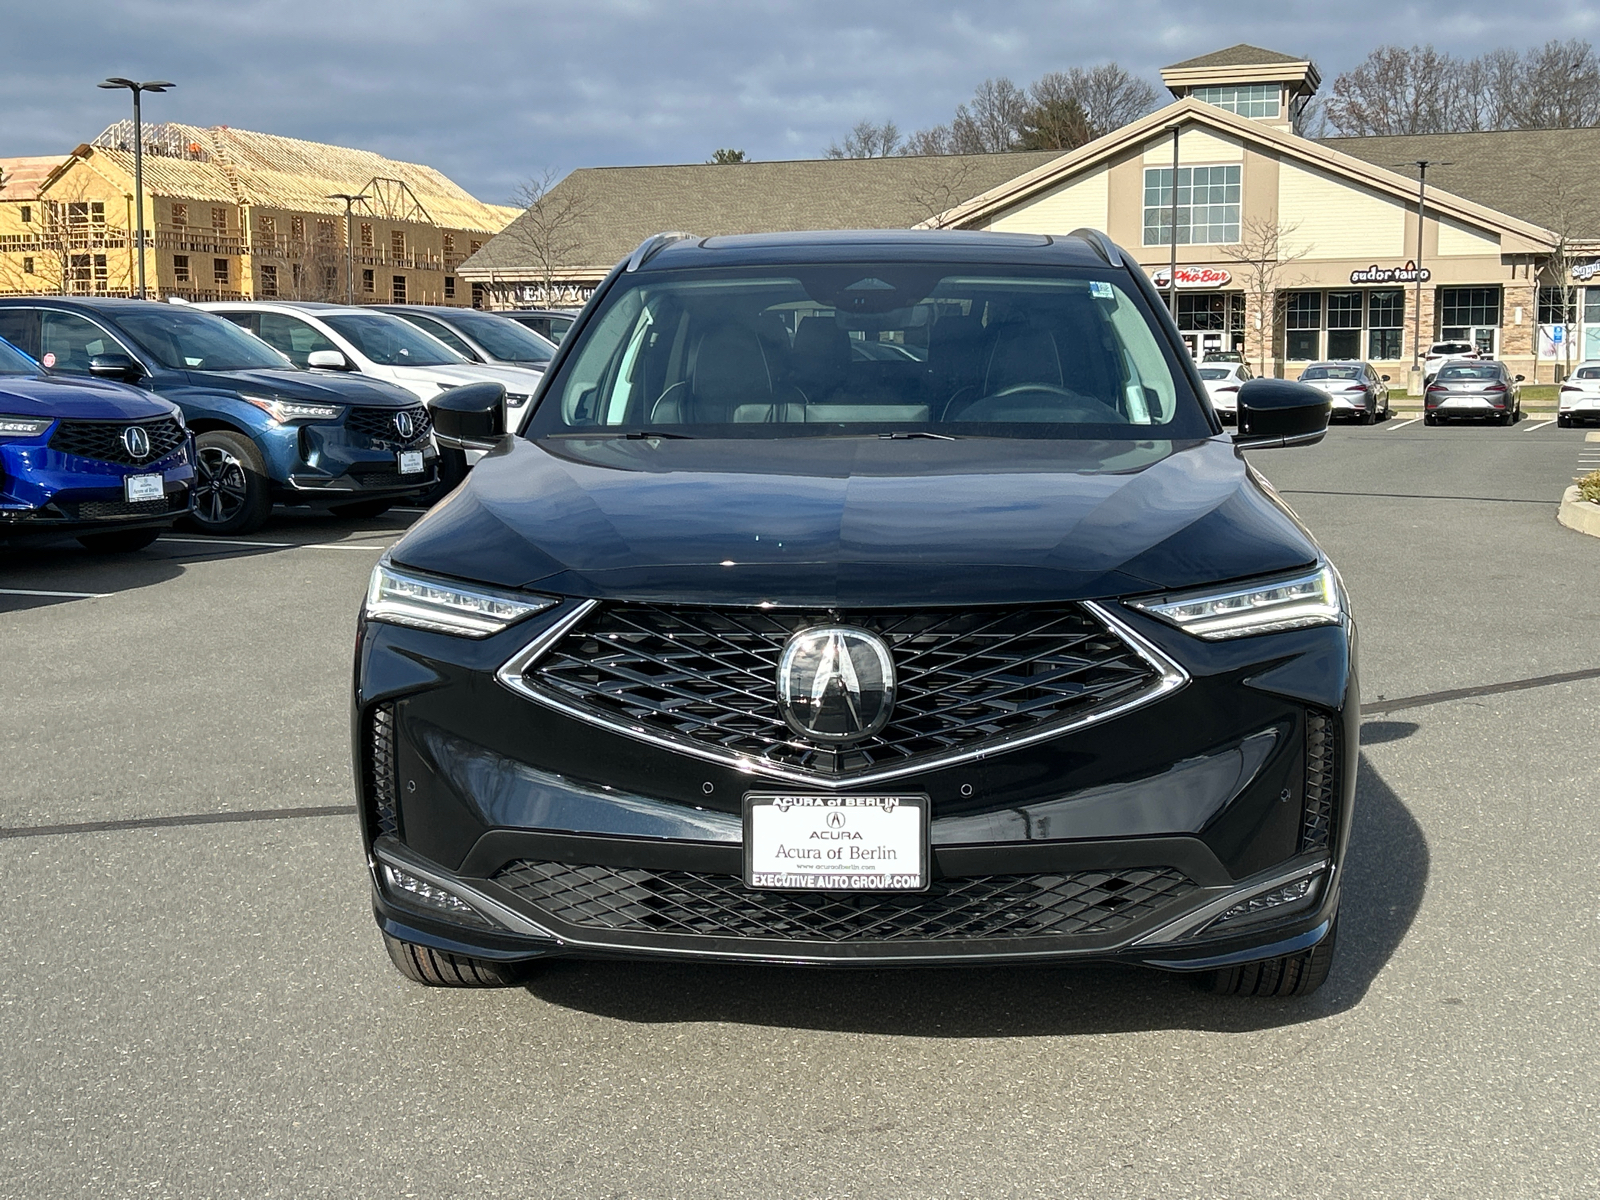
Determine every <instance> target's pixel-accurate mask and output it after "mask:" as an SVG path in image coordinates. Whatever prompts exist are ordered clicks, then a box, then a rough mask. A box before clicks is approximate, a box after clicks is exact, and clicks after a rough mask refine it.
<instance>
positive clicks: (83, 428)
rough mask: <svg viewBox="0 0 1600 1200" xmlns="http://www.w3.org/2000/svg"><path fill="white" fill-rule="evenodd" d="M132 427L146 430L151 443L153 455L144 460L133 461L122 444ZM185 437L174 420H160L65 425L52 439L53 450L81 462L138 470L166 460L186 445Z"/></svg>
mask: <svg viewBox="0 0 1600 1200" xmlns="http://www.w3.org/2000/svg"><path fill="white" fill-rule="evenodd" d="M130 425H137V426H138V427H139V428H141V429H143V430H144V431H145V435H146V436H147V437H149V439H150V453H149V454H146V455H144V456H143V457H141V458H134V457H133V455H131V454H129V453H128V448H127V447H126V446H125V445H123V443H122V431H123V430H124V429H127V428H128V427H129V426H130ZM184 436H185V435H184V432H183V426H182V425H180V424H178V421H177V418H175V417H158V418H156V419H155V420H153V421H62V422H61V423H60V424H58V425H57V426H56V431H55V433H53V434H51V435H50V449H52V450H59V451H60V452H61V453H62V454H75V455H77V456H78V457H79V458H92V459H96V460H98V461H100V462H109V463H120V464H121V465H123V466H125V467H137V466H140V465H142V464H143V463H152V462H156V461H157V460H159V459H162V458H165V457H166V456H167V455H169V454H171V453H172V452H173V451H174V450H176V449H177V448H178V447H179V446H181V445H183V440H184Z"/></svg>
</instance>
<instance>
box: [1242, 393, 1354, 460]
mask: <svg viewBox="0 0 1600 1200" xmlns="http://www.w3.org/2000/svg"><path fill="white" fill-rule="evenodd" d="M1332 411H1333V401H1332V399H1330V398H1329V396H1328V394H1327V393H1326V392H1324V391H1321V390H1319V389H1318V388H1314V387H1312V386H1311V385H1310V384H1309V383H1295V382H1291V381H1290V380H1287V379H1252V380H1251V381H1250V382H1249V383H1247V384H1245V385H1244V386H1243V387H1241V388H1240V389H1239V432H1238V433H1236V434H1234V435H1233V440H1234V442H1235V443H1236V444H1238V445H1241V446H1252V447H1255V448H1257V449H1262V450H1265V449H1268V448H1270V447H1273V446H1314V445H1316V443H1318V442H1320V441H1321V440H1322V438H1323V436H1324V435H1325V434H1326V433H1327V432H1328V416H1329V414H1330V413H1331V412H1332Z"/></svg>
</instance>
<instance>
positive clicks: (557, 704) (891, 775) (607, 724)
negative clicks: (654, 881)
mask: <svg viewBox="0 0 1600 1200" xmlns="http://www.w3.org/2000/svg"><path fill="white" fill-rule="evenodd" d="M599 603H600V602H599V601H598V600H585V601H583V602H582V603H580V604H578V605H577V606H576V607H574V609H573V610H572V612H570V613H568V614H567V615H566V616H564V617H562V618H561V619H560V620H559V621H557V622H556V623H555V624H554V625H551V626H550V627H549V628H547V629H545V630H544V631H543V632H541V633H540V634H539V635H538V636H537V637H535V638H534V639H533V640H532V641H531V642H529V643H528V644H527V645H526V646H524V647H523V648H522V649H521V650H519V651H518V652H517V653H516V654H514V655H513V656H512V657H511V658H509V659H507V660H506V662H505V663H504V664H503V665H502V666H501V667H500V669H499V670H498V671H497V672H495V678H496V679H497V680H498V681H499V682H500V684H501V685H502V686H504V687H506V688H508V689H509V690H511V691H512V692H515V693H516V694H517V695H519V696H522V697H524V698H525V699H528V700H532V701H534V702H535V703H537V704H541V705H543V706H544V707H546V708H550V709H553V710H555V711H556V712H559V713H562V714H563V715H565V716H569V717H573V718H576V719H577V720H580V721H584V722H586V723H587V724H590V725H595V726H598V727H600V728H602V729H608V730H610V731H611V732H613V733H619V734H622V735H623V736H625V737H630V738H633V739H634V740H636V741H641V742H645V743H647V744H649V745H652V746H656V747H659V748H660V749H663V750H667V751H670V752H672V753H675V754H683V755H687V756H689V757H691V758H699V759H702V760H704V761H706V762H712V763H717V764H718V765H720V766H724V767H731V768H733V769H734V770H736V771H742V772H744V773H746V774H748V775H752V776H759V777H760V778H763V779H775V780H780V781H782V782H785V783H795V784H804V785H806V786H808V787H822V788H827V789H832V790H842V789H846V788H851V789H856V788H861V787H864V786H867V785H870V784H874V783H880V782H883V781H885V780H889V779H898V778H900V777H901V776H904V775H913V774H919V773H921V772H924V771H931V770H938V769H941V768H944V767H950V766H955V765H956V764H958V763H964V762H970V761H972V760H974V759H979V758H987V757H990V756H991V755H995V754H1002V753H1005V752H1006V751H1010V750H1015V749H1018V748H1019V747H1022V746H1029V745H1032V744H1034V743H1035V742H1041V741H1045V740H1047V739H1049V738H1055V737H1061V736H1063V735H1065V734H1068V733H1073V732H1076V731H1077V730H1079V729H1085V728H1088V727H1089V726H1091V725H1098V724H1101V723H1103V722H1105V721H1109V720H1111V719H1113V718H1115V717H1120V716H1122V715H1123V714H1125V713H1129V712H1132V711H1133V710H1134V709H1137V708H1143V707H1144V706H1145V705H1147V704H1152V703H1154V702H1155V701H1157V700H1159V699H1160V698H1161V697H1163V696H1165V695H1168V694H1169V693H1171V692H1174V691H1177V690H1178V689H1179V688H1181V687H1183V686H1184V685H1185V684H1187V683H1188V682H1189V674H1188V672H1187V671H1185V670H1184V669H1183V668H1182V667H1181V666H1179V665H1178V664H1177V663H1176V662H1174V661H1173V660H1172V659H1171V658H1169V657H1167V655H1166V654H1164V653H1162V651H1161V650H1159V649H1158V648H1157V647H1156V646H1155V645H1154V644H1152V643H1151V642H1149V641H1147V640H1146V639H1145V638H1144V637H1142V636H1141V635H1140V634H1138V633H1137V632H1135V631H1134V630H1133V629H1132V628H1130V627H1129V626H1128V624H1127V623H1126V622H1125V621H1123V620H1122V619H1121V618H1120V617H1118V616H1117V615H1116V614H1114V613H1113V612H1112V611H1111V610H1110V608H1109V607H1108V606H1106V605H1103V604H1100V603H1098V602H1096V601H1092V600H1090V601H1082V602H1080V603H1082V605H1083V607H1084V609H1086V610H1087V611H1088V612H1090V613H1092V614H1093V615H1094V616H1095V617H1097V618H1098V619H1099V620H1100V621H1102V622H1104V623H1105V625H1106V627H1107V628H1108V629H1109V630H1110V631H1111V632H1112V633H1113V634H1114V635H1116V636H1117V637H1119V638H1121V639H1122V641H1123V642H1125V643H1126V644H1127V645H1128V647H1129V648H1130V649H1132V650H1133V652H1134V653H1135V654H1137V655H1138V656H1139V657H1140V658H1142V659H1143V660H1144V661H1145V662H1146V663H1148V664H1149V665H1150V666H1151V667H1152V668H1153V669H1154V670H1155V672H1156V678H1155V680H1154V681H1153V682H1152V683H1151V684H1150V686H1149V687H1147V688H1145V689H1144V690H1143V691H1140V692H1137V693H1135V694H1134V695H1131V696H1129V697H1127V698H1126V699H1124V700H1121V701H1118V702H1117V703H1115V704H1111V705H1108V706H1106V707H1104V708H1100V709H1096V710H1095V711H1093V712H1088V713H1084V714H1082V715H1081V716H1078V717H1075V718H1073V719H1070V720H1067V721H1063V722H1060V723H1058V724H1050V725H1047V726H1045V727H1043V728H1034V729H1028V730H1022V731H1018V732H1016V733H1012V734H1007V735H1003V736H1000V737H996V738H994V739H992V740H989V741H985V742H983V743H981V744H978V745H974V746H968V747H963V748H961V749H959V750H951V751H948V752H946V753H942V754H930V755H926V756H923V757H920V758H916V759H912V760H907V761H903V762H898V763H893V764H888V765H885V766H883V767H878V768H873V769H869V770H865V771H859V772H854V773H848V774H841V775H832V774H823V773H820V772H815V771H807V770H804V769H800V768H795V767H789V766H785V765H783V764H781V763H774V762H771V761H768V760H766V759H761V758H757V757H755V756H753V755H749V754H741V753H738V752H735V751H729V750H724V749H720V748H718V747H716V746H713V745H709V744H707V743H703V742H694V741H689V740H687V739H683V738H676V737H669V736H666V735H663V734H661V733H658V732H656V731H655V730H653V729H650V728H648V727H647V726H645V725H643V724H640V723H638V722H632V721H625V720H619V719H617V718H614V717H612V716H610V715H608V714H604V713H599V712H596V711H595V710H593V709H590V708H588V707H586V706H584V705H581V704H576V703H573V702H571V701H569V700H567V699H565V698H564V697H561V696H558V695H555V694H554V693H551V692H547V691H544V690H542V689H540V688H536V687H533V686H531V685H530V684H529V683H528V681H527V679H526V677H525V673H526V672H527V670H528V669H529V668H530V667H532V666H533V665H534V664H535V663H536V662H538V660H539V658H540V657H541V656H542V655H543V654H545V653H546V652H548V651H549V650H550V648H551V647H553V646H554V645H555V644H556V643H557V642H558V641H559V640H560V639H561V638H562V637H563V636H565V635H566V633H567V632H568V631H569V630H571V629H572V628H573V627H574V626H576V625H577V624H578V623H579V622H581V621H582V620H583V619H584V618H585V617H586V616H588V615H589V613H590V612H592V611H593V610H594V609H595V608H596V607H597V606H598V605H599Z"/></svg>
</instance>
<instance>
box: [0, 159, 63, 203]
mask: <svg viewBox="0 0 1600 1200" xmlns="http://www.w3.org/2000/svg"><path fill="white" fill-rule="evenodd" d="M69 157H70V156H69V155H66V154H46V155H37V156H34V157H32V158H0V200H37V199H38V198H39V189H40V188H41V187H42V186H44V181H45V180H46V179H48V178H50V175H51V173H52V172H53V171H55V169H56V168H57V167H59V166H60V165H61V164H62V163H64V162H66V161H67V159H68V158H69Z"/></svg>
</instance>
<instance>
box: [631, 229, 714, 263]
mask: <svg viewBox="0 0 1600 1200" xmlns="http://www.w3.org/2000/svg"><path fill="white" fill-rule="evenodd" d="M694 236H696V235H695V234H692V233H654V234H651V235H650V236H649V237H647V238H645V240H644V241H642V242H640V243H639V248H638V249H637V250H635V251H634V252H633V253H632V254H630V255H628V265H627V266H626V267H625V268H624V270H627V271H630V272H631V271H637V270H638V269H639V268H640V267H642V266H644V265H645V263H647V262H649V261H650V260H651V259H652V258H654V257H655V256H656V255H657V254H658V253H660V252H661V251H662V250H664V249H666V248H667V247H668V246H670V245H672V243H673V242H681V241H683V240H684V239H685V238H692V237H694Z"/></svg>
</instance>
